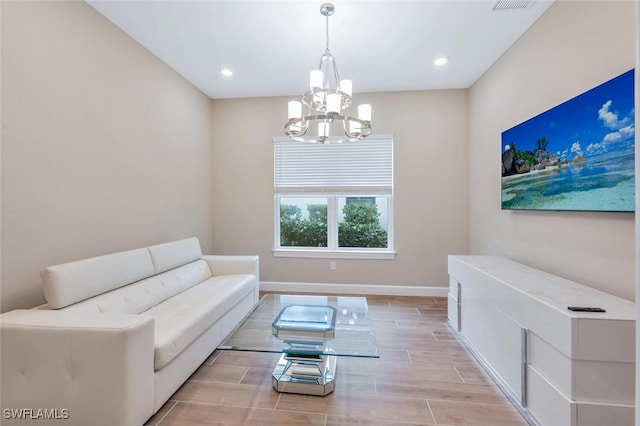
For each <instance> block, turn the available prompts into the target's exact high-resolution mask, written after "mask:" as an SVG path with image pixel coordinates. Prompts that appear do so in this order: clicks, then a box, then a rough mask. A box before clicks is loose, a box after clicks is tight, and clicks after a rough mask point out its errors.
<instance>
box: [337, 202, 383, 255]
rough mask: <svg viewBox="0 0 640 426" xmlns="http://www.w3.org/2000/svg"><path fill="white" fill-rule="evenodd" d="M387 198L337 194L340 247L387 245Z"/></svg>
mask: <svg viewBox="0 0 640 426" xmlns="http://www.w3.org/2000/svg"><path fill="white" fill-rule="evenodd" d="M388 202H389V198H388V197H373V196H371V197H338V210H339V211H338V214H339V218H338V246H339V247H369V248H387V247H388V230H389V228H388V223H389V220H388Z"/></svg>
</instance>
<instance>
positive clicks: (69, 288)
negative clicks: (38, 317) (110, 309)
mask: <svg viewBox="0 0 640 426" xmlns="http://www.w3.org/2000/svg"><path fill="white" fill-rule="evenodd" d="M153 274H154V265H153V261H152V259H151V255H150V254H149V250H148V249H146V248H142V249H136V250H129V251H123V252H119V253H113V254H107V255H104V256H98V257H92V258H89V259H83V260H78V261H75V262H69V263H64V264H61V265H56V266H49V267H48V268H46V269H45V270H44V271H42V272H41V273H40V277H41V279H42V287H43V291H44V296H45V298H46V299H47V303H48V304H49V307H50V308H52V309H60V308H64V307H65V306H68V305H71V304H73V303H76V302H79V301H81V300H85V299H88V298H90V297H93V296H96V295H98V294H102V293H105V292H108V291H110V290H113V289H115V288H118V287H122V286H125V285H127V284H130V283H132V282H135V281H138V280H141V279H143V278H147V277H149V276H151V275H153Z"/></svg>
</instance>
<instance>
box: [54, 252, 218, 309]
mask: <svg viewBox="0 0 640 426" xmlns="http://www.w3.org/2000/svg"><path fill="white" fill-rule="evenodd" d="M210 277H211V271H210V269H209V265H208V264H207V262H205V261H204V260H196V261H195V262H191V263H188V264H186V265H182V266H179V267H177V268H174V269H172V270H170V271H167V272H163V273H162V274H159V275H154V276H152V277H149V278H146V279H143V280H141V281H138V282H135V283H133V284H129V285H127V286H124V287H120V288H117V289H115V290H112V291H110V292H108V293H105V294H101V295H99V296H96V297H92V298H90V299H87V300H83V301H82V302H79V303H76V304H74V305H71V306H68V307H66V308H64V310H65V311H73V312H107V313H122V314H139V313H142V312H144V311H146V310H147V309H150V308H152V307H154V306H156V305H159V304H161V303H162V302H164V301H165V300H167V299H170V298H171V297H173V296H175V295H176V294H178V293H182V292H183V291H185V290H187V289H189V288H191V287H193V286H195V285H197V284H200V283H201V282H203V281H206V280H207V279H209V278H210Z"/></svg>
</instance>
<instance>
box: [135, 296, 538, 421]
mask: <svg viewBox="0 0 640 426" xmlns="http://www.w3.org/2000/svg"><path fill="white" fill-rule="evenodd" d="M367 301H368V304H369V310H370V312H371V317H372V320H373V325H374V330H375V335H376V340H377V343H378V348H379V352H380V358H379V359H357V358H344V357H343V358H339V359H338V366H337V376H336V384H335V385H336V387H335V391H334V392H333V393H331V394H329V395H327V396H324V397H320V396H308V395H296V394H286V393H278V392H277V391H275V390H274V389H273V388H272V386H271V372H272V371H273V367H274V365H275V363H276V361H277V360H278V358H279V354H268V353H250V352H231V351H215V352H214V353H213V354H211V356H210V357H209V358H208V359H207V360H206V361H205V362H204V363H203V364H202V366H200V368H199V369H198V370H197V371H196V372H195V373H194V374H193V375H192V376H191V377H190V378H189V380H187V381H186V382H185V383H184V385H183V386H182V387H181V388H180V389H178V391H177V392H176V393H175V394H174V395H173V396H172V397H171V399H170V400H169V401H168V402H167V403H166V404H165V405H164V406H163V407H162V408H161V409H160V410H159V411H158V413H156V415H155V416H153V417H152V418H151V419H149V421H148V422H147V425H149V426H155V425H157V426H196V425H309V426H311V425H319V426H329V425H331V426H333V425H450V426H454V425H456V426H458V425H460V426H467V425H474V426H503V425H504V426H506V425H527V424H528V423H527V422H526V421H525V419H524V418H523V417H522V416H521V415H520V414H519V413H518V411H517V410H516V409H515V408H514V407H513V405H511V403H510V402H509V400H508V399H507V398H506V397H505V396H504V394H503V393H502V392H501V391H500V389H499V388H498V387H497V386H496V385H495V383H494V382H493V381H492V380H491V378H490V377H489V376H487V374H486V373H485V372H484V370H483V369H482V368H481V367H480V366H479V365H478V364H477V362H476V361H475V360H474V359H473V357H472V356H471V355H470V354H469V353H468V352H467V351H466V350H465V349H464V347H463V346H462V344H461V343H460V342H459V341H458V340H457V339H456V337H455V336H454V335H453V334H452V333H451V331H450V330H449V328H448V327H447V325H446V322H447V300H446V298H437V297H404V296H367Z"/></svg>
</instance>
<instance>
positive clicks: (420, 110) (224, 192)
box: [213, 77, 468, 287]
mask: <svg viewBox="0 0 640 426" xmlns="http://www.w3.org/2000/svg"><path fill="white" fill-rule="evenodd" d="M301 78H303V77H301ZM356 83H357V82H356ZM303 89H304V88H301V90H303ZM467 95H468V91H467V90H444V91H424V92H399V93H375V94H362V93H357V91H356V94H355V95H354V98H355V99H354V102H355V103H364V102H369V103H371V104H372V107H373V124H374V133H378V134H393V135H394V140H395V151H394V165H395V176H394V179H395V193H394V203H395V210H394V215H395V247H396V251H397V257H396V259H395V260H343V259H337V270H336V271H330V270H329V262H330V259H301V258H280V257H279V258H274V257H273V255H272V252H271V250H272V248H273V221H274V201H273V142H272V137H274V136H282V135H283V125H284V121H285V120H286V106H287V101H288V100H289V98H259V99H233V100H218V101H215V102H214V115H213V116H214V122H215V123H216V128H215V129H214V132H215V144H214V155H213V170H214V182H223V183H224V184H221V185H218V184H216V185H215V187H214V197H213V199H214V202H215V209H214V216H213V236H214V237H213V248H214V252H216V253H221V254H239V253H247V252H249V253H254V254H258V255H260V274H261V276H260V278H261V280H263V281H276V282H305V283H338V284H376V285H409V286H435V287H444V286H447V285H448V278H447V254H449V253H465V252H466V251H467V250H468V228H467V223H468V216H467V211H468V205H467V199H468V198H467V197H468V191H467V180H468V174H467V137H468V128H467V122H468V118H467V102H468V96H467Z"/></svg>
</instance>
